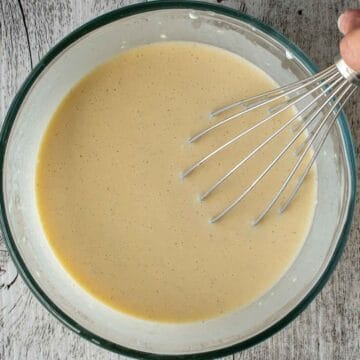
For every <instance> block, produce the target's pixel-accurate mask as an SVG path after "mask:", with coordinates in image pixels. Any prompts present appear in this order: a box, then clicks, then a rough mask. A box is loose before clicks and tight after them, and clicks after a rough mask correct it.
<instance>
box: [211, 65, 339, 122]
mask: <svg viewBox="0 0 360 360" xmlns="http://www.w3.org/2000/svg"><path fill="white" fill-rule="evenodd" d="M335 71H336V66H335V65H332V66H330V67H329V68H327V69H324V70H322V71H320V72H319V73H317V74H316V75H314V77H313V78H312V79H310V80H309V79H308V78H307V79H304V80H300V81H297V82H293V83H291V84H288V85H285V86H282V87H279V88H277V89H273V90H269V91H266V92H263V93H262V94H260V95H256V96H252V97H250V98H247V99H244V100H240V101H236V102H234V103H232V104H229V105H227V106H223V107H221V108H219V109H217V110H215V111H213V112H212V113H210V118H213V117H215V116H218V115H220V114H222V113H224V112H225V111H228V110H231V109H233V108H234V107H237V106H240V105H246V104H250V103H254V102H255V101H256V100H259V99H262V98H264V97H269V96H272V95H277V94H283V93H284V92H285V91H287V90H292V89H293V88H295V87H297V88H299V84H304V85H305V86H308V85H310V84H312V83H314V82H316V81H317V80H320V79H322V78H324V77H326V76H327V75H328V74H329V73H331V72H335Z"/></svg>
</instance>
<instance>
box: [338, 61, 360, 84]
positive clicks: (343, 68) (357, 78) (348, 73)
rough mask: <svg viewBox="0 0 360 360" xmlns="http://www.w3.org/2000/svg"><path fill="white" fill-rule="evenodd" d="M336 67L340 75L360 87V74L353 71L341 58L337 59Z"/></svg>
mask: <svg viewBox="0 0 360 360" xmlns="http://www.w3.org/2000/svg"><path fill="white" fill-rule="evenodd" d="M335 65H336V67H337V69H338V70H339V72H340V74H341V75H342V76H343V77H344V78H345V79H346V80H347V81H349V82H350V83H352V84H355V85H357V86H360V73H359V72H357V71H355V70H353V69H351V67H350V66H349V65H347V64H346V62H345V61H344V59H343V58H341V56H340V55H339V56H337V57H336V58H335Z"/></svg>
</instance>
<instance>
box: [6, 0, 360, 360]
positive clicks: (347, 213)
mask: <svg viewBox="0 0 360 360" xmlns="http://www.w3.org/2000/svg"><path fill="white" fill-rule="evenodd" d="M169 40H172V41H176V40H179V41H193V42H200V43H206V44H210V45H213V46H217V47H220V48H224V49H227V50H230V51H232V52H234V53H236V54H239V55H241V56H242V57H244V58H245V59H247V60H249V61H250V62H252V63H254V64H255V65H257V66H258V67H259V68H261V69H263V70H264V71H265V72H266V73H267V74H269V75H270V76H271V77H272V78H273V79H274V80H275V81H276V82H277V83H278V84H280V85H284V84H287V83H289V82H291V81H294V80H297V79H301V78H304V77H305V76H307V75H309V74H311V73H314V72H315V71H316V68H315V67H314V65H313V64H312V63H311V62H310V60H309V59H308V58H307V57H306V56H305V55H304V54H303V53H302V52H301V51H300V50H299V49H298V48H297V47H296V46H295V45H293V44H292V43H291V42H290V41H289V40H287V39H286V38H284V37H283V36H282V35H280V34H279V33H277V32H276V31H275V30H273V29H272V28H270V27H268V26H266V25H264V24H262V23H260V22H259V21H258V20H255V19H253V18H251V17H249V16H247V15H244V14H242V13H239V12H236V11H233V10H230V9H227V8H224V7H220V6H216V5H210V4H205V3H199V2H191V1H186V2H174V1H170V2H165V1H161V2H157V1H155V2H150V3H146V4H140V5H135V6H130V7H126V8H122V9H119V10H116V11H113V12H110V13H108V14H105V15H102V16H100V17H98V18H96V19H94V20H92V21H90V22H89V23H87V24H85V25H84V26H82V27H80V28H79V29H77V30H75V31H74V32H73V33H71V34H70V35H68V36H67V37H66V38H65V39H63V40H62V41H61V42H60V43H59V44H58V45H56V46H55V47H54V48H53V49H52V50H51V51H50V52H49V53H48V54H47V55H46V56H45V57H44V58H43V59H42V60H41V61H40V63H39V64H38V65H37V66H36V68H35V69H34V70H33V71H32V73H31V74H30V76H29V77H28V78H27V80H26V81H25V83H24V84H23V86H22V87H21V89H20V90H19V92H18V94H17V95H16V97H15V99H14V100H13V103H12V104H11V107H10V109H9V112H8V114H7V116H6V119H5V122H4V125H3V129H2V133H1V149H0V150H1V151H0V153H1V157H0V159H1V169H2V182H1V186H2V188H1V226H2V230H3V233H4V236H5V239H6V243H7V246H8V248H9V251H10V254H11V256H12V259H13V261H14V262H15V264H16V266H17V268H18V270H19V273H20V274H21V276H22V277H23V279H24V280H25V282H26V283H27V285H28V286H29V288H30V289H31V290H32V291H33V293H34V294H35V296H36V297H37V298H38V299H39V300H40V301H41V303H42V304H43V305H44V306H45V307H46V308H47V309H48V310H49V311H50V312H51V313H52V314H53V315H54V316H55V317H57V318H58V319H59V320H60V321H61V322H62V323H64V324H65V325H66V326H68V327H69V328H70V329H71V330H73V331H75V332H76V333H77V334H79V335H81V336H83V337H84V338H86V339H88V340H90V341H91V342H93V343H95V344H98V345H100V346H102V347H104V348H107V349H109V350H112V351H116V352H119V353H122V354H125V355H129V356H134V357H141V358H154V357H155V358H161V357H164V358H171V357H181V358H184V357H189V358H191V357H196V358H197V359H201V358H213V357H219V356H224V355H226V354H230V353H233V352H236V351H239V350H242V349H245V348H247V347H249V346H251V345H253V344H256V343H257V342H259V341H261V340H264V339H266V338H267V337H269V336H271V335H272V334H274V333H275V332H276V331H278V330H279V329H281V328H282V327H284V326H285V325H286V324H288V323H289V322H290V321H291V320H293V319H294V318H295V317H296V316H297V315H298V314H299V313H300V312H301V311H302V310H303V309H304V308H305V307H306V306H307V305H308V304H309V302H310V301H311V300H312V299H313V298H314V297H315V295H316V294H317V293H318V292H319V290H320V289H321V288H322V286H323V285H324V284H325V282H326V280H327V279H328V277H329V275H330V273H331V272H332V271H333V269H334V267H335V264H336V263H337V261H338V259H339V256H340V254H341V252H342V249H343V247H344V245H345V242H346V239H347V237H348V233H349V229H350V224H351V220H352V216H353V208H354V198H355V182H356V179H355V159H354V150H353V145H352V141H351V136H350V132H349V128H348V125H347V122H346V119H345V116H344V114H341V115H340V116H339V118H338V121H337V123H336V126H334V127H333V129H332V132H331V134H330V136H329V138H328V139H327V141H326V143H325V146H324V148H323V149H322V151H321V153H320V155H319V157H318V160H317V163H316V166H317V171H318V194H317V206H316V210H315V216H314V219H313V222H312V226H311V229H310V232H309V234H308V236H307V238H306V241H305V243H304V246H303V247H302V249H301V251H300V253H299V254H298V256H297V258H296V260H295V261H294V263H293V264H292V265H291V267H290V268H289V269H288V270H287V271H286V273H285V274H284V275H283V276H282V278H281V279H280V280H279V281H278V282H277V283H276V284H275V285H274V286H273V287H272V288H271V289H270V290H269V291H268V292H267V293H265V294H264V295H263V296H262V297H261V298H260V299H258V300H257V301H255V302H253V303H251V304H250V305H248V306H246V307H242V308H240V309H237V310H235V311H233V312H231V313H228V314H225V315H223V316H221V317H218V318H214V319H210V320H207V321H200V322H193V323H186V324H164V323H156V322H151V321H145V320H141V319H136V318H133V317H131V316H128V315H125V314H121V313H119V312H117V311H115V310H113V309H111V308H109V307H107V306H106V305H104V304H103V303H101V302H99V301H98V300H96V299H95V298H93V297H92V296H90V295H89V294H88V293H87V292H85V291H84V290H83V289H82V288H81V287H80V286H79V285H78V284H77V283H76V282H75V281H74V280H73V279H72V278H71V277H70V276H69V275H68V274H67V272H66V271H65V270H64V269H63V268H62V266H61V265H60V263H59V262H58V260H57V259H56V257H55V256H54V254H53V252H52V251H51V249H50V246H49V244H48V242H47V240H46V238H45V235H44V232H43V230H42V226H41V223H40V219H39V214H38V212H37V208H36V203H35V186H34V175H35V165H36V162H37V154H38V150H39V145H40V141H41V138H42V136H43V134H44V131H45V129H46V127H47V125H48V122H49V120H50V117H51V115H52V113H53V112H54V110H55V109H56V107H57V106H58V104H59V102H60V101H61V100H62V98H63V97H64V96H65V95H66V94H67V92H68V91H69V90H70V89H71V88H72V87H73V86H74V85H75V84H76V83H77V82H78V81H79V80H80V79H81V78H82V77H84V76H85V75H86V74H87V73H88V72H90V71H91V70H92V69H93V68H94V67H96V66H97V65H99V64H101V63H103V62H104V61H106V60H107V59H109V58H111V57H113V56H114V55H116V54H118V53H121V52H122V51H125V50H127V49H129V48H132V47H135V46H139V45H142V44H147V43H153V42H159V41H169ZM264 241H266V239H264Z"/></svg>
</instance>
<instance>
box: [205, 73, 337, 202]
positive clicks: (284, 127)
mask: <svg viewBox="0 0 360 360" xmlns="http://www.w3.org/2000/svg"><path fill="white" fill-rule="evenodd" d="M340 81H341V78H339V79H337V80H336V81H335V82H334V84H333V85H336V84H338V83H339V82H340ZM321 96H322V94H319V95H318V96H317V97H315V98H314V99H313V100H312V101H311V102H310V103H309V104H308V105H307V106H306V107H305V108H303V109H302V110H300V111H299V112H298V113H296V114H295V115H294V116H293V117H292V118H290V120H288V121H287V122H286V123H285V124H284V125H282V126H281V127H280V128H279V129H278V130H276V131H275V132H274V133H273V134H272V135H271V136H269V137H268V138H267V139H266V140H264V141H263V142H262V143H261V144H259V145H258V146H257V147H256V148H255V149H254V150H253V151H251V152H250V153H249V154H248V155H247V156H246V157H245V158H244V159H243V160H241V161H240V162H239V163H237V164H236V165H235V166H234V167H233V168H232V169H231V170H230V171H228V172H227V173H226V174H225V175H224V176H222V177H221V178H220V179H219V180H217V181H216V182H215V183H214V184H213V185H212V186H211V187H210V188H209V189H208V190H207V191H205V192H204V193H203V194H201V195H200V200H204V199H205V198H206V197H207V196H209V195H210V194H211V193H212V192H213V191H214V190H215V189H216V188H217V187H218V186H219V185H220V184H222V183H223V182H224V181H225V180H226V179H228V178H229V177H230V176H231V175H232V174H233V173H234V172H235V171H237V170H238V169H239V168H240V167H241V166H242V165H243V164H245V163H246V162H247V161H248V160H250V159H251V158H252V157H253V156H254V155H255V154H256V153H257V152H258V151H259V150H261V149H262V148H263V147H264V146H265V145H267V144H268V143H269V142H270V141H272V140H273V139H274V138H275V137H277V136H278V135H279V134H280V133H281V132H283V131H284V130H285V129H286V128H287V127H288V126H290V125H291V124H292V123H293V122H294V121H295V120H297V119H298V118H299V117H300V116H301V115H302V114H303V113H305V112H306V111H307V110H308V109H309V108H311V106H312V105H313V104H314V103H316V102H317V101H318V100H319V98H320V97H321ZM313 119H314V118H312V119H311V121H312V120H313ZM311 121H310V122H311ZM310 122H309V123H310ZM306 124H308V123H306ZM301 132H302V131H301ZM301 132H300V134H299V135H297V136H296V137H295V139H294V140H293V141H292V142H291V143H290V146H291V145H292V144H293V143H294V142H295V141H296V139H297V138H298V137H299V136H300V135H301ZM235 139H236V138H235Z"/></svg>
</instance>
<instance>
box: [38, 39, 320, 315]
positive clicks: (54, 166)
mask: <svg viewBox="0 0 360 360" xmlns="http://www.w3.org/2000/svg"><path fill="white" fill-rule="evenodd" d="M274 86H275V84H273V82H272V81H271V79H270V78H268V77H267V76H265V75H264V74H263V73H262V72H260V71H259V70H258V69H256V68H255V67H254V66H252V65H251V64H249V63H247V62H245V61H244V60H242V59H241V58H239V57H236V56H234V55H232V54H230V53H227V52H225V51H223V50H220V49H216V48H213V47H209V46H205V45H200V44H191V43H162V44H152V45H148V46H144V47H140V48H137V49H133V50H130V51H128V52H126V53H123V54H121V55H120V56H118V57H116V58H114V59H112V60H111V61H109V62H107V63H106V64H104V65H101V66H100V67H98V68H97V69H95V70H94V71H93V72H92V73H90V74H89V75H88V76H87V77H85V78H84V79H83V80H82V81H81V82H80V83H79V84H78V85H77V86H75V88H74V89H73V90H72V91H71V92H70V93H69V94H68V95H67V96H66V98H65V99H64V100H63V102H62V103H61V105H60V106H59V108H58V110H57V111H56V113H55V114H54V116H53V118H52V120H51V122H50V124H49V127H48V130H47V132H46V134H45V136H44V139H43V142H42V146H41V149H40V153H39V163H38V168H37V177H36V192H37V199H38V208H39V212H40V216H41V219H42V223H43V226H44V229H45V232H46V235H47V237H48V240H49V242H50V244H51V246H52V248H53V250H54V252H55V253H56V255H57V257H58V258H59V260H60V261H61V263H62V264H63V266H64V267H65V269H66V270H67V271H68V272H69V273H70V274H71V276H72V277H73V278H75V279H76V281H77V282H78V283H79V284H80V285H81V286H83V287H84V288H85V289H86V290H87V291H89V292H90V293H91V294H93V295H94V296H96V297H97V298H98V299H100V300H102V301H103V302H105V303H107V304H108V305H110V306H112V307H114V308H116V309H119V310H120V311H123V312H126V313H129V314H131V315H134V316H138V317H141V318H146V319H152V320H156V321H175V322H182V321H193V320H200V319H206V318H210V317H214V316H218V315H220V314H222V313H224V312H227V311H230V310H233V309H235V308H237V307H239V306H242V305H245V304H248V303H249V302H251V301H252V300H254V299H255V298H256V297H259V296H260V295H261V294H263V293H264V292H265V291H266V290H267V289H269V288H270V287H271V286H272V285H273V284H274V283H275V282H276V281H277V280H278V279H279V277H280V276H281V275H282V274H283V273H284V271H285V270H286V269H287V268H288V266H289V265H290V264H291V262H292V261H293V259H294V257H295V256H296V254H297V252H298V251H299V249H300V247H301V245H302V243H303V241H304V238H305V236H306V233H307V231H308V228H309V225H310V223H311V219H312V216H313V212H314V207H315V197H316V179H315V175H314V173H313V174H311V175H310V177H308V179H307V180H306V181H305V184H304V186H303V187H302V189H301V191H300V194H299V196H298V197H297V198H296V199H295V201H294V202H293V203H292V205H291V206H290V208H289V209H288V210H287V211H286V212H285V213H284V214H282V215H279V214H278V213H277V209H278V208H279V204H277V206H276V207H275V208H274V210H273V211H272V212H271V213H270V215H269V216H268V217H266V218H265V219H264V221H263V222H261V223H260V224H259V225H258V226H256V227H253V226H251V221H252V220H253V219H254V218H255V217H256V215H258V214H259V212H260V211H261V210H262V209H263V207H264V206H265V205H266V204H267V201H268V200H270V197H271V195H273V193H274V191H275V190H276V189H277V188H278V187H279V185H280V184H281V180H282V179H284V178H285V177H286V175H287V173H288V169H290V167H291V165H292V164H293V163H294V160H295V159H296V158H295V156H294V154H293V153H292V152H291V153H289V155H288V156H287V158H286V159H285V161H283V162H281V163H280V164H279V165H278V166H277V167H276V168H275V169H274V171H273V172H271V174H270V176H268V177H266V178H265V179H264V181H262V182H261V183H260V184H259V186H258V187H257V188H256V191H255V192H253V193H251V194H250V195H249V196H248V197H247V198H245V199H244V201H243V202H242V203H241V204H240V205H239V206H238V207H236V208H235V209H234V210H233V211H231V212H230V213H229V214H228V215H227V216H225V217H224V218H223V219H222V220H221V221H219V222H218V223H216V224H210V223H209V221H208V220H209V219H210V218H211V217H212V216H213V215H215V214H216V213H218V212H219V211H220V210H222V209H223V208H224V207H225V206H226V205H227V204H228V203H229V202H230V201H231V200H233V199H234V198H235V197H236V196H238V195H239V194H240V193H241V192H242V190H244V189H245V187H246V186H247V185H249V184H250V183H251V182H252V180H253V179H254V178H255V176H256V175H257V174H258V173H259V172H260V171H261V170H262V169H263V168H264V167H265V166H266V165H267V164H268V163H269V162H270V160H271V159H272V158H273V157H274V155H275V154H276V151H277V152H278V151H279V150H280V149H281V147H282V146H283V144H284V143H285V142H287V141H288V140H289V138H290V136H291V135H292V132H291V131H290V130H289V131H287V132H285V133H284V134H283V135H282V137H281V138H280V140H278V141H275V142H274V143H271V144H270V145H269V146H268V147H266V149H265V151H263V152H261V153H260V154H259V155H258V156H256V157H255V158H254V159H253V160H252V161H250V162H249V163H248V164H247V165H246V166H244V167H243V168H242V169H241V170H240V171H238V172H237V173H236V174H235V175H234V176H233V177H232V178H231V179H229V180H228V181H227V182H225V183H224V184H223V185H222V187H221V188H220V189H219V190H218V191H216V192H214V193H213V194H212V195H211V196H210V197H209V198H208V199H207V200H206V201H204V202H202V203H200V202H199V201H198V200H197V196H198V194H199V193H200V192H201V191H204V190H206V189H207V188H208V187H209V186H210V185H211V184H212V183H213V182H214V181H215V180H217V179H218V178H219V176H222V175H223V174H224V173H225V171H226V170H228V169H230V168H231V167H232V166H233V165H234V164H236V163H237V162H238V161H240V160H241V159H242V158H243V157H244V156H245V155H246V154H247V153H248V152H249V151H251V150H252V149H253V148H254V147H255V145H256V144H257V143H259V141H260V140H261V139H263V138H265V137H266V136H267V134H269V133H270V132H272V131H274V129H276V128H278V127H279V125H280V124H281V123H282V122H283V121H284V119H285V118H288V117H289V116H290V115H291V113H290V112H288V113H287V116H285V117H284V116H283V117H281V118H279V119H277V120H276V121H274V122H271V124H269V125H267V126H264V127H261V129H260V130H257V131H256V132H254V133H253V134H252V135H249V136H246V137H244V138H243V139H242V140H241V141H239V142H238V143H237V144H236V145H234V146H231V147H230V148H228V149H227V150H226V151H224V152H223V153H221V154H220V155H219V156H216V157H214V158H213V159H212V160H211V161H209V162H208V163H207V164H206V165H204V166H203V167H202V168H200V169H198V171H195V172H194V173H193V174H191V175H190V176H189V177H188V178H186V179H184V180H181V178H180V173H181V172H182V171H183V170H184V169H185V168H187V167H188V166H190V165H191V164H192V163H193V162H194V161H196V160H198V159H199V158H200V157H201V156H202V155H204V154H206V153H208V152H209V151H210V149H213V148H214V147H215V146H217V145H220V144H222V143H223V142H224V141H225V140H226V139H229V138H231V137H232V136H234V135H235V134H236V133H238V132H239V131H240V129H245V128H246V127H247V126H249V125H250V124H253V123H254V122H255V121H256V120H258V119H259V117H260V116H261V114H262V113H260V112H257V113H253V114H251V115H249V116H246V117H244V118H241V119H238V120H236V121H234V122H232V123H231V124H227V125H226V126H224V127H221V128H219V129H218V130H216V131H215V132H213V133H211V135H209V136H206V137H204V138H203V139H201V140H200V141H199V142H197V143H195V144H192V145H190V144H188V143H187V142H186V139H188V138H189V136H190V135H192V134H194V133H196V132H197V131H199V130H201V129H202V128H204V127H206V126H208V125H209V124H210V123H211V121H210V120H209V118H208V114H209V112H210V111H212V110H214V109H216V108H218V107H219V106H221V105H225V104H228V103H230V102H232V101H234V100H238V99H241V98H244V97H247V96H250V95H252V94H256V93H259V92H261V91H264V90H267V89H270V88H272V87H274ZM263 115H264V113H263ZM289 291H291V289H289Z"/></svg>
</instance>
